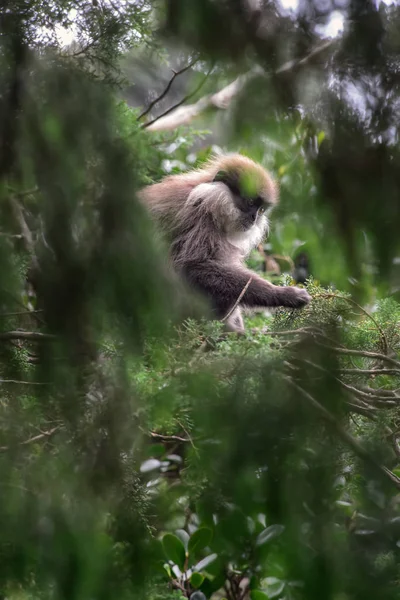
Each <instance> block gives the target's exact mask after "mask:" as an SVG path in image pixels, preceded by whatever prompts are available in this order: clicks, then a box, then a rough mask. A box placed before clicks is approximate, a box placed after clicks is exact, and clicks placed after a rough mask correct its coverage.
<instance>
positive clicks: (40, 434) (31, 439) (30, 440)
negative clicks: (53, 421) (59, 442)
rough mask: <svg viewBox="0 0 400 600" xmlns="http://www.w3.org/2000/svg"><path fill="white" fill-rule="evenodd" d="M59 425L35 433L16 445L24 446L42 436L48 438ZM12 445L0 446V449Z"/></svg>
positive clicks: (5, 448)
mask: <svg viewBox="0 0 400 600" xmlns="http://www.w3.org/2000/svg"><path fill="white" fill-rule="evenodd" d="M60 427H61V425H57V427H53V429H49V431H43V432H42V433H39V434H38V435H35V436H33V437H31V438H29V439H27V440H24V441H23V442H19V443H18V444H17V445H18V446H26V445H28V444H32V443H34V442H38V441H39V440H42V439H43V438H49V437H50V436H52V435H54V434H55V433H56V431H58V430H59V429H60ZM11 447H12V446H0V451H1V452H4V451H5V450H9V449H10V448H11Z"/></svg>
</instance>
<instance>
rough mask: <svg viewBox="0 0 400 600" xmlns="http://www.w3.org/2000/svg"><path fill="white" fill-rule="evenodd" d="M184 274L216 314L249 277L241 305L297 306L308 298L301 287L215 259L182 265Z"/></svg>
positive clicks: (220, 314) (229, 303) (229, 304)
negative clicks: (206, 299)
mask: <svg viewBox="0 0 400 600" xmlns="http://www.w3.org/2000/svg"><path fill="white" fill-rule="evenodd" d="M185 275H186V277H187V279H188V280H189V281H190V282H191V283H192V285H193V286H194V287H196V288H197V289H198V290H199V291H201V292H203V293H204V294H206V295H207V296H208V297H209V298H210V300H211V302H212V304H213V305H214V307H215V309H216V311H217V314H218V317H219V318H222V317H224V316H225V315H226V314H227V313H228V311H229V310H230V309H232V307H233V306H234V304H235V302H236V301H237V299H238V298H239V296H240V294H241V293H242V292H243V290H244V289H245V287H246V285H247V283H248V281H249V279H250V278H251V282H250V284H249V286H248V287H247V289H246V292H245V293H244V295H243V298H242V299H241V301H240V304H242V305H243V306H248V307H249V308H255V307H277V306H284V307H287V308H301V307H302V306H305V305H306V304H308V303H309V302H310V300H311V296H310V295H309V294H308V293H307V291H306V290H304V289H301V288H297V287H282V286H277V285H273V284H272V283H269V282H268V281H265V280H264V279H262V278H261V277H259V276H258V275H256V273H253V272H252V271H249V270H248V269H245V268H244V267H243V268H240V267H237V268H236V267H231V266H228V267H226V266H225V265H223V264H220V263H218V262H216V261H208V262H203V263H201V264H199V263H195V264H191V265H186V268H185Z"/></svg>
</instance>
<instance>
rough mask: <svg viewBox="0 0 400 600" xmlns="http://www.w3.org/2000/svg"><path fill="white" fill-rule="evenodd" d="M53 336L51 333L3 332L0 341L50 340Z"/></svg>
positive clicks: (0, 334)
mask: <svg viewBox="0 0 400 600" xmlns="http://www.w3.org/2000/svg"><path fill="white" fill-rule="evenodd" d="M54 338H55V336H54V335H52V334H51V333H39V332H38V331H3V332H2V333H0V340H31V341H42V340H52V339H54Z"/></svg>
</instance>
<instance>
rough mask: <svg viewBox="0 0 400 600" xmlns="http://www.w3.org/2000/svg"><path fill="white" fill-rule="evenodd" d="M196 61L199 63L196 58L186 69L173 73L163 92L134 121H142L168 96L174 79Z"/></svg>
mask: <svg viewBox="0 0 400 600" xmlns="http://www.w3.org/2000/svg"><path fill="white" fill-rule="evenodd" d="M198 61H199V59H198V58H196V59H194V60H192V62H190V63H189V64H188V65H186V67H183V69H180V70H179V71H173V75H172V77H171V79H170V80H169V82H168V84H167V86H166V87H165V89H164V91H163V92H162V93H161V94H160V95H159V96H157V98H155V99H154V100H153V101H152V102H150V104H149V106H148V107H147V108H146V109H145V110H144V111H143V112H142V113H141V114H140V115H139V116H138V118H137V119H136V120H137V121H140V119H143V117H145V116H146V115H147V114H148V113H149V112H150V111H151V109H152V108H153V107H154V106H155V105H156V104H158V102H161V100H162V99H163V98H165V96H166V95H167V94H168V92H169V90H170V89H171V86H172V84H173V82H174V81H175V79H176V77H178V76H179V75H181V74H182V73H185V72H186V71H188V70H189V69H191V68H192V67H193V66H194V65H195V64H196V63H197V62H198Z"/></svg>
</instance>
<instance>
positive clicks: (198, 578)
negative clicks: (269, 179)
mask: <svg viewBox="0 0 400 600" xmlns="http://www.w3.org/2000/svg"><path fill="white" fill-rule="evenodd" d="M203 581H204V576H203V575H202V574H201V573H197V572H196V573H193V575H192V576H191V578H190V585H191V586H192V587H194V588H199V587H200V586H201V584H202V583H203Z"/></svg>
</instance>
